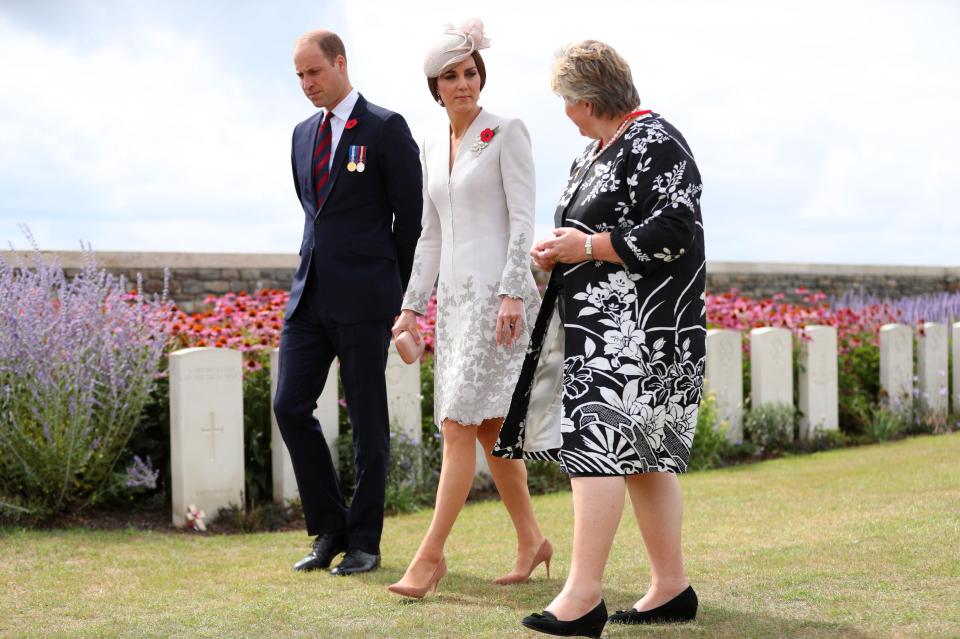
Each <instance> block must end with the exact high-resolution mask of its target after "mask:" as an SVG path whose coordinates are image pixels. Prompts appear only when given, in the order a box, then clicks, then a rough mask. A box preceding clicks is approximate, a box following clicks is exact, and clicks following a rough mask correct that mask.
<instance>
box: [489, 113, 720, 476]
mask: <svg viewBox="0 0 960 639" xmlns="http://www.w3.org/2000/svg"><path fill="white" fill-rule="evenodd" d="M595 150H596V146H595V144H592V145H590V146H589V147H588V148H587V149H586V150H585V151H584V152H583V153H582V154H581V155H580V156H579V157H578V158H577V159H576V160H575V161H574V163H573V166H572V168H571V175H570V180H569V182H568V184H567V187H566V188H565V189H564V191H563V194H562V195H561V198H560V203H559V206H558V208H557V213H556V223H557V225H558V226H570V227H575V228H578V229H580V230H581V231H584V232H586V233H601V232H610V234H611V236H610V237H611V242H612V244H613V246H614V249H615V250H616V252H617V255H618V256H619V257H620V258H621V259H622V260H623V264H616V263H612V262H592V263H590V262H585V263H581V264H573V265H561V266H558V267H557V268H556V269H554V273H553V274H552V276H551V279H550V283H549V284H548V285H547V291H546V294H545V297H544V301H543V305H542V308H541V311H540V316H539V317H538V319H537V323H536V326H535V328H534V333H533V336H532V338H531V345H530V348H529V349H528V355H527V359H526V361H525V362H524V368H523V371H522V372H521V376H520V383H519V385H518V387H517V390H516V392H515V393H514V397H513V404H512V405H511V409H510V412H509V413H508V417H507V419H506V421H505V423H504V426H503V429H502V431H501V436H500V440H499V441H498V442H497V445H496V446H495V447H494V454H497V455H499V456H502V457H510V458H538V459H542V458H549V459H553V460H555V461H558V462H559V463H560V464H561V465H562V467H563V468H564V470H565V471H566V472H567V473H569V474H570V475H572V476H603V475H629V474H635V473H644V472H683V471H685V470H686V468H687V464H688V462H689V458H690V449H691V447H692V445H693V438H694V434H695V432H696V424H697V412H698V408H699V403H700V395H701V392H702V389H703V371H704V356H705V339H706V326H705V322H704V317H705V316H704V287H705V283H706V277H705V264H706V262H705V256H704V245H703V226H702V221H701V217H700V193H701V191H702V185H701V183H700V176H699V172H698V171H697V167H696V163H695V162H694V160H693V156H692V155H691V153H690V151H689V148H688V147H687V144H686V141H685V140H684V139H683V137H682V136H681V135H680V133H679V132H678V131H677V130H676V129H675V128H674V127H673V126H671V125H670V124H669V123H668V122H666V121H665V120H663V119H662V118H661V117H660V116H659V115H656V114H652V115H650V116H648V117H646V118H642V119H638V120H636V121H635V122H633V123H632V124H631V125H630V126H629V127H628V128H627V131H626V132H625V133H624V135H623V136H622V137H621V138H620V139H619V140H617V141H616V142H614V143H613V144H612V145H610V147H609V148H607V149H604V151H603V152H602V153H601V154H600V156H599V157H598V158H596V160H595V161H594V162H593V164H592V165H591V156H592V155H593V153H594V152H595ZM558 302H560V304H558ZM557 310H562V313H563V315H562V319H563V329H564V342H563V348H564V370H563V391H562V393H563V395H562V403H563V415H562V419H561V420H560V424H557V427H558V428H559V429H560V431H561V434H562V442H563V443H562V446H561V447H560V448H558V449H550V450H547V451H543V450H538V451H528V450H525V449H524V443H525V439H526V435H527V433H526V432H525V429H526V425H527V424H528V423H537V421H538V420H536V419H533V418H534V417H535V416H532V415H528V414H527V409H528V401H529V397H530V393H531V389H532V385H533V382H534V378H535V376H534V373H535V372H536V369H537V366H538V363H539V359H540V351H541V348H542V347H543V342H544V336H545V332H546V331H545V328H546V326H547V324H548V320H546V319H545V318H546V317H551V316H553V314H554V313H555V312H556V311H557Z"/></svg>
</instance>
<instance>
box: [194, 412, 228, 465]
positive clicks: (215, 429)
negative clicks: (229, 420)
mask: <svg viewBox="0 0 960 639" xmlns="http://www.w3.org/2000/svg"><path fill="white" fill-rule="evenodd" d="M200 432H201V433H210V459H216V458H217V435H218V434H219V433H222V432H223V426H217V417H216V415H214V414H213V413H210V425H209V426H208V427H206V428H201V429H200Z"/></svg>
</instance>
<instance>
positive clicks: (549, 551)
mask: <svg viewBox="0 0 960 639" xmlns="http://www.w3.org/2000/svg"><path fill="white" fill-rule="evenodd" d="M552 558H553V546H551V545H550V540H549V539H544V540H543V543H542V544H540V548H538V549H537V554H535V555H534V556H533V561H532V562H530V568H529V569H528V570H527V572H526V574H519V573H515V572H511V573H510V574H508V575H504V576H503V577H497V578H496V579H494V580H493V582H494V583H496V584H499V585H501V586H509V585H512V584H522V583H526V582H528V581H530V575H531V574H533V571H534V570H535V569H536V567H537V566H539V565H540V564H543V563H545V564H546V565H547V579H549V578H550V560H551V559H552Z"/></svg>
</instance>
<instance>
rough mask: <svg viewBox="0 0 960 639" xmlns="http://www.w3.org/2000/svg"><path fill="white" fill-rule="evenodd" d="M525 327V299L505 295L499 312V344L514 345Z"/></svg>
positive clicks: (497, 335)
mask: <svg viewBox="0 0 960 639" xmlns="http://www.w3.org/2000/svg"><path fill="white" fill-rule="evenodd" d="M522 328H523V300H518V299H516V298H513V297H508V296H506V295H505V296H504V297H503V300H502V301H501V302H500V311H499V312H498V313H497V334H496V339H497V346H507V347H510V346H513V343H514V342H515V341H517V340H518V339H520V331H521V329H522Z"/></svg>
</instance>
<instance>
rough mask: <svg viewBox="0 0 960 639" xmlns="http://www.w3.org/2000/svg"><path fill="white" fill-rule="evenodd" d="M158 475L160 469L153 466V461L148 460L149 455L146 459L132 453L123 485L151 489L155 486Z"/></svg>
mask: <svg viewBox="0 0 960 639" xmlns="http://www.w3.org/2000/svg"><path fill="white" fill-rule="evenodd" d="M159 476H160V471H159V470H155V469H154V468H153V462H151V461H150V456H149V455H148V456H147V460H146V461H144V460H142V459H140V456H139V455H134V456H133V461H131V462H130V465H129V466H127V481H126V482H125V485H126V487H127V488H142V489H144V490H153V489H154V488H156V487H157V477H159Z"/></svg>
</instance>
